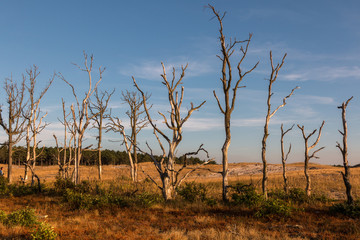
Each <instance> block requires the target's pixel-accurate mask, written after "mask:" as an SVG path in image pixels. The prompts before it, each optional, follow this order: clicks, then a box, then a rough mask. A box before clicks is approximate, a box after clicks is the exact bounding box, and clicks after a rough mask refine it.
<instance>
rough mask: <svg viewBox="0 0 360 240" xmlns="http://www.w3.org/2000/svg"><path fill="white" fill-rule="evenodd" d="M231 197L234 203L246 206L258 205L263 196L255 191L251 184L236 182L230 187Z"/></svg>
mask: <svg viewBox="0 0 360 240" xmlns="http://www.w3.org/2000/svg"><path fill="white" fill-rule="evenodd" d="M232 191H234V193H232V195H231V199H232V203H233V204H235V205H245V206H247V207H254V206H259V205H260V204H261V203H262V202H263V200H264V197H263V195H262V194H259V193H257V192H256V190H255V187H254V186H252V185H245V184H243V183H237V184H236V185H235V186H233V187H232Z"/></svg>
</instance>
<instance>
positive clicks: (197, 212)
mask: <svg viewBox="0 0 360 240" xmlns="http://www.w3.org/2000/svg"><path fill="white" fill-rule="evenodd" d="M0 166H3V167H4V168H5V171H4V172H5V173H6V166H5V165H0ZM141 168H142V169H143V170H144V171H145V172H147V173H148V174H149V175H150V176H152V177H154V178H156V179H157V178H158V177H157V175H156V172H155V169H154V167H153V166H152V164H151V163H144V164H141ZM206 168H208V169H207V170H199V171H196V172H195V173H194V174H193V175H192V176H191V177H190V178H189V179H188V182H193V181H194V182H196V183H202V184H203V186H204V187H205V188H206V197H207V199H211V204H209V201H207V202H206V201H194V202H186V201H184V200H183V199H182V198H180V197H179V198H177V199H175V200H174V201H171V202H168V203H164V202H162V201H161V195H160V191H159V189H158V188H157V187H156V186H155V185H154V184H153V183H151V182H150V181H148V180H147V179H146V176H145V175H144V174H142V173H140V175H139V179H140V182H139V183H137V184H132V183H131V181H130V180H129V177H128V176H129V169H128V167H127V166H104V170H103V182H101V183H100V182H97V180H96V177H97V174H96V173H97V168H96V167H95V166H93V167H89V166H82V167H81V170H80V173H81V179H82V180H85V181H86V182H87V184H85V185H83V187H82V188H78V190H76V189H75V191H80V192H81V191H83V192H82V193H81V194H78V193H76V192H71V191H70V192H67V193H66V194H67V195H66V196H67V197H64V192H63V191H62V189H55V188H54V183H55V180H56V176H57V166H49V167H37V169H36V172H37V174H38V175H39V177H40V179H41V181H42V183H44V191H43V192H42V193H35V192H34V193H29V194H20V195H21V196H16V194H9V195H6V196H5V195H4V196H1V197H0V210H2V211H4V212H5V213H6V214H10V213H12V212H14V211H16V210H19V209H24V208H26V207H29V208H30V209H34V211H35V215H36V216H38V218H39V220H40V221H46V222H47V223H49V224H50V225H51V226H52V227H54V231H55V232H56V233H57V235H58V238H59V239H360V226H359V219H358V218H350V217H347V216H344V215H342V214H333V213H331V212H330V211H329V207H330V206H331V205H333V204H334V203H336V202H341V201H343V200H345V195H344V193H345V189H344V184H343V181H342V178H341V175H340V173H339V171H341V170H342V168H337V167H332V166H324V165H315V164H314V165H311V170H310V174H311V177H312V189H313V193H314V195H317V196H322V199H325V200H324V201H311V202H306V203H295V204H292V206H293V208H294V210H292V212H291V214H290V215H286V216H285V215H281V214H270V215H264V216H260V217H259V216H257V213H258V212H259V210H258V209H259V208H261V207H259V206H255V207H248V206H244V205H241V204H240V205H239V204H224V203H222V202H221V199H220V197H221V176H220V174H218V173H216V172H217V171H220V170H221V166H220V165H211V166H207V167H206ZM260 168H261V165H259V164H252V163H241V164H231V165H230V182H231V184H232V185H235V184H236V183H238V182H242V183H252V184H253V186H255V188H256V189H257V191H258V192H260V187H261V186H260V180H261V174H260V173H259V169H260ZM288 168H289V173H288V177H289V180H288V181H289V184H290V187H291V188H301V189H303V188H304V187H305V182H304V177H303V172H302V164H289V166H288ZM269 169H270V179H269V187H270V188H271V190H274V191H275V190H276V189H281V188H282V175H281V172H280V170H281V167H280V166H279V165H271V166H270V167H269ZM209 170H211V171H209ZM20 175H23V167H19V166H14V179H13V180H14V182H16V181H18V180H19V179H20ZM351 180H352V184H353V192H354V196H355V199H360V189H359V188H360V187H359V186H360V169H358V168H353V169H352V179H351ZM84 186H85V187H84ZM85 188H86V189H87V190H84V189H85ZM79 189H80V190H79ZM88 189H92V190H88ZM99 189H100V190H99ZM95 191H96V192H97V193H101V194H104V195H103V196H106V193H107V192H119V194H120V195H121V196H122V197H123V198H121V200H123V199H126V201H127V202H126V201H125V202H119V199H116V201H117V202H116V204H107V203H102V202H101V201H102V199H101V198H98V197H97V196H95V195H94V196H95V197H92V195H91V194H94V192H95ZM102 192H104V193H102ZM71 194H72V195H71ZM120 195H119V196H120ZM79 197H81V199H82V200H81V201H88V199H87V197H88V198H91V201H90V202H91V203H89V201H88V202H86V204H88V205H74V201H75V200H76V201H80V200H79ZM65 198H66V199H67V200H66V201H65V200H64V199H65ZM74 199H75V200H74ZM94 199H95V200H96V201H95V200H94ZM109 199H110V198H109ZM71 201H72V202H71ZM94 201H95V202H96V204H95V203H94ZM129 201H130V202H129ZM131 201H134V203H131ZM135 202H136V203H135ZM77 203H78V202H77ZM71 204H72V205H71ZM286 206H287V205H286ZM45 216H47V217H46V218H45ZM31 231H32V229H31V227H24V226H10V225H6V224H1V223H0V238H1V239H29V238H31V237H30V234H31Z"/></svg>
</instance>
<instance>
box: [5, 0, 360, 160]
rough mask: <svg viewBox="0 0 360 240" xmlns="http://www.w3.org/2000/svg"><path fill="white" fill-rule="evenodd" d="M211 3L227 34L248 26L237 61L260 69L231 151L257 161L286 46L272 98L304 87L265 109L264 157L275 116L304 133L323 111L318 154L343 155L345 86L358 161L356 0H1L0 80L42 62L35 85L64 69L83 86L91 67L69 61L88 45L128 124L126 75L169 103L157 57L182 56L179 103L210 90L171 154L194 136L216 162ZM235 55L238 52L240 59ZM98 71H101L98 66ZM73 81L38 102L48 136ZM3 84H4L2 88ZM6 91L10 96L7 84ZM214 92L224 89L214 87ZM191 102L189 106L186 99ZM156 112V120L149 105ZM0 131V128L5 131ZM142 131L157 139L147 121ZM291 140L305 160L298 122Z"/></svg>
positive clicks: (236, 120)
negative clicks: (246, 44)
mask: <svg viewBox="0 0 360 240" xmlns="http://www.w3.org/2000/svg"><path fill="white" fill-rule="evenodd" d="M208 3H211V4H213V5H214V6H215V8H216V9H217V10H219V11H221V12H223V11H226V12H227V15H226V17H225V19H224V28H225V29H224V30H225V34H226V36H227V37H228V38H229V37H236V38H237V39H245V38H247V36H248V34H249V33H253V40H252V42H251V44H250V49H249V53H248V57H247V59H246V61H245V62H244V68H245V69H246V68H250V67H251V66H252V65H253V64H255V63H256V62H257V61H260V64H259V66H258V68H257V69H256V70H255V71H254V72H253V73H252V74H251V75H249V76H248V78H247V79H245V80H244V85H246V86H247V87H246V88H244V89H240V90H239V94H238V101H237V102H236V109H235V111H234V113H233V115H232V142H231V146H230V150H229V154H230V161H231V162H254V161H261V155H260V154H261V138H262V134H263V125H264V121H265V114H266V89H267V81H266V79H267V78H268V77H269V74H270V70H271V68H270V63H269V51H270V50H272V51H273V56H274V61H276V62H277V61H280V60H281V57H282V56H283V54H284V53H287V54H288V56H287V58H286V62H285V64H284V66H283V68H282V69H281V71H280V75H279V78H278V81H277V82H276V83H275V85H274V89H273V90H274V97H273V106H276V105H277V104H280V103H281V100H282V98H283V97H284V96H286V95H287V94H288V93H289V92H290V91H291V89H292V88H293V87H295V86H300V87H301V89H299V90H297V91H296V92H295V94H294V95H293V96H292V97H291V99H289V100H288V104H287V106H286V107H285V108H283V109H281V110H279V111H278V113H277V114H276V115H275V116H274V118H273V119H271V122H270V124H271V125H270V137H269V139H268V158H269V160H270V162H272V163H279V162H280V146H279V141H280V125H281V123H284V125H285V127H290V126H291V125H292V124H300V125H304V126H305V129H306V130H307V132H311V131H312V130H313V129H315V128H318V127H319V126H320V124H321V122H322V120H325V121H326V123H325V127H324V129H323V136H322V138H321V140H320V143H319V145H318V146H319V147H321V146H326V148H325V149H324V150H323V151H321V152H320V153H319V154H318V156H319V157H320V159H318V160H314V162H319V163H325V164H340V163H341V155H340V153H339V151H338V149H336V148H335V145H336V141H341V136H340V134H339V133H338V132H337V129H340V128H341V117H340V110H338V109H337V106H338V105H340V104H341V103H342V102H343V101H345V100H346V99H348V98H349V97H351V96H354V99H353V100H352V101H351V103H350V104H349V107H348V124H349V131H350V133H349V151H350V155H349V157H350V162H351V163H352V164H357V163H359V160H360V159H359V158H358V156H359V154H360V150H359V147H358V146H359V144H360V141H359V139H360V128H359V127H358V123H359V121H360V106H359V103H360V94H359V89H360V88H359V87H360V82H359V81H360V65H359V56H360V45H359V42H360V31H359V29H358V26H359V25H360V15H359V13H358V12H359V10H360V3H359V2H358V1H346V3H344V2H340V1H329V0H327V1H307V0H306V1H265V0H263V1H235V0H227V1H190V0H186V1H89V0H88V1H56V2H55V1H1V3H0V31H1V35H0V36H1V37H0V46H1V47H0V79H2V80H3V79H5V78H6V77H9V76H11V75H12V76H13V78H14V79H18V80H19V79H21V74H22V73H24V72H25V69H27V68H29V67H30V66H31V65H33V64H36V65H37V66H38V67H39V69H40V72H41V74H40V76H39V88H41V86H43V85H44V84H45V83H46V82H47V81H48V79H49V78H50V76H51V74H53V73H54V72H61V73H62V74H63V75H64V77H65V78H66V79H67V80H68V81H69V82H71V83H73V84H74V85H75V86H76V88H77V91H78V94H79V95H81V94H83V92H84V91H86V90H87V89H86V84H87V78H86V74H84V73H83V72H80V71H79V70H78V69H77V68H76V67H75V66H74V65H72V64H71V63H77V64H81V63H82V61H83V56H82V52H83V51H86V52H87V53H88V54H94V58H95V67H99V66H104V67H106V71H105V72H104V75H103V81H102V83H101V85H100V89H102V90H111V89H113V88H115V89H116V92H115V94H114V96H113V98H112V101H111V107H112V112H113V113H114V114H115V115H116V116H118V117H120V118H121V119H123V120H124V123H125V124H126V123H127V118H126V115H125V111H126V109H127V108H126V105H124V104H122V103H121V100H120V96H121V91H125V90H135V89H134V88H133V86H132V81H131V76H134V77H135V78H136V79H137V82H138V84H139V85H140V86H141V87H142V88H143V89H145V90H147V91H149V92H151V93H152V97H151V99H150V102H151V103H153V104H154V110H161V111H163V112H166V109H167V105H166V104H167V102H166V97H167V96H166V92H165V89H164V87H163V86H162V84H161V78H160V76H159V75H160V73H161V64H160V63H161V61H163V62H164V64H165V65H166V67H167V70H168V74H170V71H171V68H172V67H175V68H176V69H177V70H179V67H180V66H181V65H186V64H187V63H188V64H189V67H188V70H187V72H186V76H185V79H184V87H185V99H186V104H185V105H184V107H185V106H186V107H189V106H190V102H194V104H197V103H200V102H202V101H203V100H206V101H207V102H206V104H205V106H204V107H203V108H201V109H200V111H198V112H195V113H194V114H193V116H192V119H191V120H190V121H189V122H188V123H187V124H186V125H185V128H184V139H183V142H182V143H181V145H180V148H179V151H178V154H181V153H184V152H188V151H192V150H194V149H196V148H197V146H198V145H199V144H201V143H203V144H204V146H205V148H207V149H208V150H209V152H210V154H211V156H212V157H215V158H216V160H217V161H218V162H220V161H221V158H220V156H221V146H222V144H223V141H224V133H223V127H222V122H223V120H222V115H221V114H220V112H219V109H218V108H217V105H216V101H215V99H214V97H213V95H212V91H213V90H214V89H215V90H216V91H217V93H218V94H219V95H221V89H220V87H221V85H220V80H219V77H220V67H221V65H220V64H221V63H220V61H219V60H218V59H217V58H216V54H219V49H220V48H219V42H218V23H217V22H216V21H215V19H212V17H213V15H212V13H211V11H210V10H209V9H207V8H205V7H204V6H206V5H207V4H208ZM238 56H239V55H238V54H235V56H234V57H233V61H234V63H233V64H235V62H236V61H237V59H238ZM94 74H95V76H96V73H95V72H94ZM70 90H71V89H70V88H69V87H68V86H67V85H66V84H65V83H64V82H62V81H61V80H60V79H56V80H55V82H54V84H53V85H52V86H51V88H50V90H49V92H48V93H47V95H46V96H45V99H44V101H43V102H42V109H43V110H44V111H47V112H48V116H47V121H48V122H51V125H50V126H49V127H48V129H47V131H46V132H44V133H43V134H42V135H41V138H42V139H43V143H45V144H46V145H53V144H54V141H53V140H52V136H51V135H52V133H56V134H57V135H59V137H60V136H61V134H62V128H61V126H60V124H59V123H58V121H57V118H58V117H60V116H61V98H62V97H63V98H64V99H65V101H66V103H67V104H68V105H70V104H71V103H72V102H73V101H74V99H73V98H72V95H71V91H70ZM2 93H3V90H2ZM2 96H3V97H2V99H1V101H2V102H3V103H5V97H4V94H2ZM221 96H222V95H221ZM220 98H221V97H220ZM184 109H186V108H184ZM152 116H153V118H155V119H160V118H159V117H158V114H157V113H156V112H152ZM4 135H5V133H4V132H2V133H1V138H2V139H3V138H4V137H5V136H4ZM94 136H95V133H94V132H93V131H89V132H88V133H87V140H86V143H89V144H90V143H92V142H94ZM139 137H140V138H141V140H140V144H141V145H142V146H144V141H145V140H147V141H148V142H150V143H151V145H152V146H153V148H154V149H155V148H156V144H155V142H154V137H153V136H152V134H151V131H150V130H144V131H143V132H142V133H141V135H140V136H139ZM116 138H118V136H116V135H114V134H107V135H106V140H105V141H104V147H107V148H111V149H120V150H123V147H122V146H121V147H119V146H118V145H119V144H118V143H114V142H110V141H108V140H109V139H116ZM285 142H286V144H288V143H290V142H291V143H292V145H293V152H292V154H291V155H290V157H289V162H299V161H303V139H302V135H301V132H300V130H299V129H298V128H297V127H294V129H293V131H292V132H290V133H289V134H288V135H287V137H286V139H285Z"/></svg>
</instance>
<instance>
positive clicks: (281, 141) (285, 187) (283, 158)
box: [280, 124, 294, 193]
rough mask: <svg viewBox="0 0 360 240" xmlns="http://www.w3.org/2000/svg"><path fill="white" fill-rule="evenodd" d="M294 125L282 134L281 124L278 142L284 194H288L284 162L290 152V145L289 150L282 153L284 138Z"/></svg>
mask: <svg viewBox="0 0 360 240" xmlns="http://www.w3.org/2000/svg"><path fill="white" fill-rule="evenodd" d="M293 127H294V125H292V126H291V128H289V129H287V130H286V131H285V132H284V128H283V124H281V140H280V144H281V162H282V167H283V178H284V192H285V193H287V192H288V184H287V176H286V161H287V159H288V157H289V154H290V152H291V143H290V145H289V149H288V151H287V153H286V155H285V152H284V136H285V134H287V133H288V132H290V131H291V130H292V129H293Z"/></svg>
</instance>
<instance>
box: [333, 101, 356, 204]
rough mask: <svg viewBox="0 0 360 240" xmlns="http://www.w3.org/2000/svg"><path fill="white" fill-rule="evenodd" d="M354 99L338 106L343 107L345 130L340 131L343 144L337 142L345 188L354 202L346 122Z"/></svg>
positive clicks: (349, 200) (348, 197)
mask: <svg viewBox="0 0 360 240" xmlns="http://www.w3.org/2000/svg"><path fill="white" fill-rule="evenodd" d="M351 99H353V97H351V98H349V99H348V100H347V101H346V102H343V103H342V105H341V106H338V108H339V109H341V112H342V123H343V131H340V130H339V132H340V134H341V135H342V136H343V145H342V146H341V145H340V143H339V142H337V145H336V147H338V148H339V150H340V152H341V154H342V157H343V165H344V171H345V173H344V172H341V175H342V177H343V180H344V184H345V188H346V196H347V203H348V204H353V202H354V199H353V197H352V193H351V183H350V176H351V175H350V167H349V162H348V159H347V156H348V146H347V123H346V107H347V105H348V104H349V102H350V101H351Z"/></svg>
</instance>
